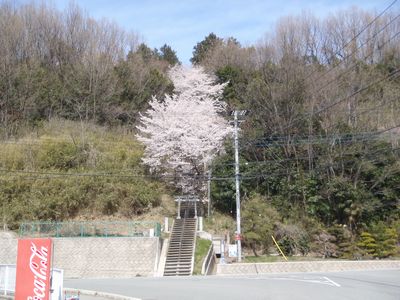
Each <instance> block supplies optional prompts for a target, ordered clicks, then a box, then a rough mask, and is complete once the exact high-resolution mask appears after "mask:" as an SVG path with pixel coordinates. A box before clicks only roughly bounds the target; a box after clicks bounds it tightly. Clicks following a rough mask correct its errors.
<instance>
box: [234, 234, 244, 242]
mask: <svg viewBox="0 0 400 300" xmlns="http://www.w3.org/2000/svg"><path fill="white" fill-rule="evenodd" d="M241 240H242V236H241V235H240V234H238V233H235V241H241Z"/></svg>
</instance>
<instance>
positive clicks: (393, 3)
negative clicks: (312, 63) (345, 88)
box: [307, 0, 399, 78]
mask: <svg viewBox="0 0 400 300" xmlns="http://www.w3.org/2000/svg"><path fill="white" fill-rule="evenodd" d="M397 1H398V0H394V1H393V2H392V3H390V4H389V5H388V6H387V7H386V8H385V9H384V10H383V11H382V12H381V13H380V14H378V15H377V16H376V17H375V18H374V19H373V20H372V21H371V22H369V23H368V24H367V25H366V26H364V28H362V29H361V31H359V32H358V33H357V34H356V35H355V36H354V37H353V38H352V39H351V40H350V41H348V42H347V43H346V44H345V45H344V46H343V47H342V48H340V49H339V50H337V51H336V52H335V53H334V54H333V55H332V56H334V55H339V54H340V52H341V51H343V50H344V49H346V47H347V46H349V45H350V44H351V43H352V42H353V41H355V40H356V39H357V38H358V37H359V36H360V35H361V34H362V33H363V32H364V31H365V30H367V29H368V28H369V27H371V26H372V24H373V23H375V22H376V21H377V20H378V19H379V18H380V17H381V16H382V15H383V14H385V13H386V12H387V11H388V10H389V9H391V8H392V6H393V5H395V4H396V2H397ZM397 17H399V15H398V16H396V17H395V19H397ZM392 21H393V20H392ZM392 21H391V22H389V24H391V23H392ZM387 26H388V24H387V25H386V26H385V27H384V28H383V29H385V28H386V27H387ZM383 29H381V31H382V30H383ZM381 31H379V33H380V32H381ZM357 49H359V48H357ZM352 54H353V53H352ZM344 59H346V57H345V58H344ZM344 59H343V60H344ZM343 60H342V61H343ZM342 61H341V62H340V63H339V64H338V65H340V64H341V63H342ZM338 65H336V66H335V67H333V68H332V69H335V68H336V67H338ZM332 69H330V70H329V71H328V72H330V71H331V70H332ZM316 72H317V70H314V71H313V72H312V73H311V74H310V75H308V76H307V77H308V78H310V77H311V76H312V75H314V74H315V73H316ZM328 72H327V73H328ZM327 73H326V74H327ZM326 74H324V75H323V76H322V77H324V76H325V75H326ZM320 78H321V77H320Z"/></svg>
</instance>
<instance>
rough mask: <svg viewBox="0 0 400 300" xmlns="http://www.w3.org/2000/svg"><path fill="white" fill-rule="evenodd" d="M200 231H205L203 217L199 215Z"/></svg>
mask: <svg viewBox="0 0 400 300" xmlns="http://www.w3.org/2000/svg"><path fill="white" fill-rule="evenodd" d="M198 231H203V217H199V230H198Z"/></svg>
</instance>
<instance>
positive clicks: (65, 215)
mask: <svg viewBox="0 0 400 300" xmlns="http://www.w3.org/2000/svg"><path fill="white" fill-rule="evenodd" d="M142 152H143V147H142V146H141V145H140V144H138V142H136V141H135V140H133V138H132V135H131V133H130V132H124V130H122V129H117V128H115V129H112V130H107V129H105V128H102V127H99V126H96V125H92V124H85V125H83V127H82V126H81V124H80V123H76V122H71V121H62V120H52V121H50V122H48V123H47V122H46V123H45V124H43V125H42V126H40V127H36V128H35V131H34V133H33V132H32V133H30V134H29V135H25V136H23V137H21V138H20V139H18V140H8V141H6V142H4V141H3V142H1V143H0V182H1V184H0V203H1V206H0V209H1V212H2V213H1V216H2V222H3V223H5V224H8V225H9V226H11V228H16V227H17V226H18V224H19V222H22V221H34V220H46V221H47V220H57V221H62V220H69V219H72V218H75V217H78V216H86V217H90V218H96V217H101V216H110V215H119V216H121V217H132V216H136V215H140V214H142V213H145V212H147V211H149V210H150V209H151V208H153V207H156V206H159V205H160V203H161V196H162V193H163V192H164V188H163V185H162V184H161V183H159V182H156V181H153V180H151V179H147V178H146V177H145V176H144V170H143V167H142V166H141V161H140V159H141V156H142Z"/></svg>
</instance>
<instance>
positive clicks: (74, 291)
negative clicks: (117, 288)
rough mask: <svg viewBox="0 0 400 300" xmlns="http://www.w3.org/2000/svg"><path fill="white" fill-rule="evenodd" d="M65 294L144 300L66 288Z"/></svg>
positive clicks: (116, 299)
mask: <svg viewBox="0 0 400 300" xmlns="http://www.w3.org/2000/svg"><path fill="white" fill-rule="evenodd" d="M64 292H68V293H76V294H78V293H79V294H82V295H87V296H99V297H104V298H109V299H115V300H142V299H141V298H133V297H128V296H123V295H118V294H111V293H105V292H98V291H89V290H82V289H73V288H64Z"/></svg>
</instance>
